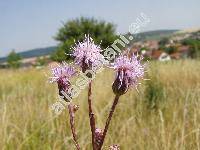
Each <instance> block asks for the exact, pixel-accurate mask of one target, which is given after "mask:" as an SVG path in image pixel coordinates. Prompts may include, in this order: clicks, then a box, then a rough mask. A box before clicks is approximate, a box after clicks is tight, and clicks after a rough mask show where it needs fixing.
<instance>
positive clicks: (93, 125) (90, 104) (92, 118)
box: [88, 82, 96, 150]
mask: <svg viewBox="0 0 200 150" xmlns="http://www.w3.org/2000/svg"><path fill="white" fill-rule="evenodd" d="M88 109H89V118H90V128H91V132H92V147H93V150H96V145H95V139H94V138H95V118H94V113H93V111H92V83H91V82H89V88H88Z"/></svg>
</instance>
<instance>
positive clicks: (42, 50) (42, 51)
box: [0, 46, 57, 63]
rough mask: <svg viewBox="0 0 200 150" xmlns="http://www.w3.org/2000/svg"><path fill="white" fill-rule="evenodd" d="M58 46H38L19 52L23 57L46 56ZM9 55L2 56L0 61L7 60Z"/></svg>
mask: <svg viewBox="0 0 200 150" xmlns="http://www.w3.org/2000/svg"><path fill="white" fill-rule="evenodd" d="M56 48H57V47H56V46H51V47H46V48H36V49H32V50H27V51H24V52H19V53H18V54H19V55H20V56H21V57H22V58H31V57H39V56H45V55H49V54H51V53H53V52H54V51H55V50H56ZM6 59H7V57H2V58H0V63H2V62H5V61H6Z"/></svg>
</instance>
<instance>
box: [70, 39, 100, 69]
mask: <svg viewBox="0 0 200 150" xmlns="http://www.w3.org/2000/svg"><path fill="white" fill-rule="evenodd" d="M73 49H74V52H73V54H72V55H73V56H74V57H75V64H76V65H78V66H80V68H81V69H82V72H85V71H86V70H87V69H95V68H96V67H98V66H99V65H101V63H100V62H102V60H104V57H103V55H102V54H101V53H100V52H101V51H102V50H101V48H100V46H99V45H95V44H94V41H93V39H92V38H91V37H90V36H89V35H88V36H85V39H84V40H83V42H78V43H77V44H76V46H75V47H73Z"/></svg>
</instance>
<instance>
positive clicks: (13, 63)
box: [7, 50, 21, 68]
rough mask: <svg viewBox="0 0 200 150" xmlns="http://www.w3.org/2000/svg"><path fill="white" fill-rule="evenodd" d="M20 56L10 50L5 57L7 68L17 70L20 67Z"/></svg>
mask: <svg viewBox="0 0 200 150" xmlns="http://www.w3.org/2000/svg"><path fill="white" fill-rule="evenodd" d="M20 60H21V56H20V55H19V54H17V53H16V52H15V51H14V50H12V51H11V52H10V53H9V54H8V57H7V62H8V65H9V67H11V68H19V67H20V64H21V62H20Z"/></svg>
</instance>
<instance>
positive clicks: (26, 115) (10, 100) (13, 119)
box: [0, 60, 200, 150]
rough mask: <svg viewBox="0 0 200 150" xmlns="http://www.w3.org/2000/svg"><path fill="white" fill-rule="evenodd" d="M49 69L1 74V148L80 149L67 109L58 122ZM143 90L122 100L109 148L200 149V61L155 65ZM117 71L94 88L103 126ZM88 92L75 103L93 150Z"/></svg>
mask: <svg viewBox="0 0 200 150" xmlns="http://www.w3.org/2000/svg"><path fill="white" fill-rule="evenodd" d="M43 72H44V70H35V69H31V70H16V71H13V70H1V71H0V74H1V75H0V83H1V84H0V149H3V150H4V149H6V150H8V149H9V150H12V149H19V150H20V149H23V150H27V149H37V150H48V149H55V150H59V149H63V150H64V149H67V150H72V149H74V145H73V141H72V140H71V132H70V128H69V121H68V112H67V109H66V110H65V111H63V113H62V114H61V115H59V116H58V117H57V118H55V116H54V114H53V113H52V111H51V110H50V108H49V107H50V106H51V105H52V104H53V103H55V102H56V101H57V95H56V92H57V91H56V86H55V85H51V84H49V83H47V78H46V77H45V75H44V73H43ZM147 78H150V79H151V81H144V82H143V84H142V85H141V87H140V88H139V91H140V93H139V94H138V93H137V92H136V91H134V90H131V91H129V92H128V93H126V94H125V95H123V96H122V97H121V99H120V102H119V105H118V106H117V110H116V112H115V114H114V117H113V120H112V121H111V126H110V128H109V131H108V135H107V137H106V141H105V144H104V149H107V147H108V146H109V145H111V144H114V143H115V144H116V143H117V144H119V145H120V146H121V149H122V150H200V62H198V61H192V60H187V61H176V62H167V63H159V62H151V63H150V69H149V72H148V76H147ZM112 80H113V73H112V72H111V71H110V70H105V71H103V72H102V73H100V74H98V75H97V77H96V79H95V81H94V85H93V90H94V91H93V98H94V99H93V100H94V101H95V102H94V104H95V106H94V110H95V114H96V117H97V126H98V127H101V128H103V124H104V122H105V118H106V116H107V114H108V112H109V108H110V106H111V103H112V100H113V98H114V95H113V93H112V90H111V83H112ZM86 91H87V90H86V89H85V90H83V91H82V92H81V94H80V95H79V97H78V98H77V99H75V100H74V102H75V103H76V104H79V105H80V109H79V110H78V112H77V115H76V126H77V130H78V136H79V142H80V145H81V147H82V149H86V150H90V149H91V147H90V145H91V144H90V141H91V140H90V137H91V133H90V130H89V118H88V114H87V92H86Z"/></svg>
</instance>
